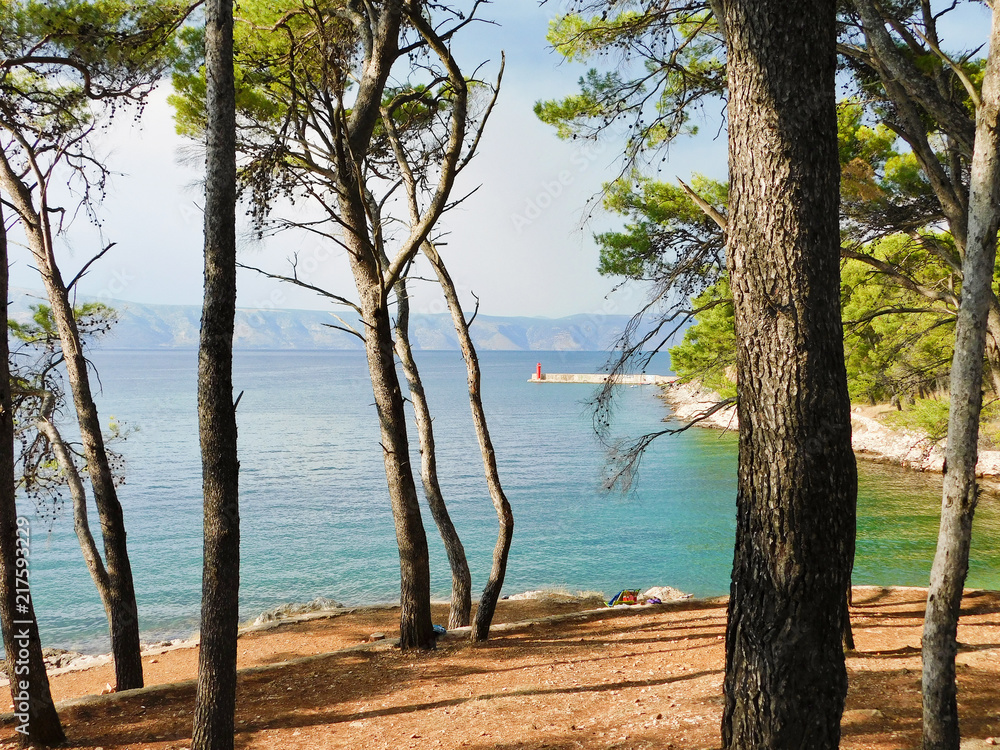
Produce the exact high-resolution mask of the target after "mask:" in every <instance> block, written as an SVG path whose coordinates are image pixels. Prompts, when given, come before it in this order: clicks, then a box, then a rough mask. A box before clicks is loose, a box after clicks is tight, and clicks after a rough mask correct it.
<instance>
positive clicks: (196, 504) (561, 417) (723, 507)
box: [24, 351, 1000, 651]
mask: <svg viewBox="0 0 1000 750" xmlns="http://www.w3.org/2000/svg"><path fill="white" fill-rule="evenodd" d="M417 354H418V355H419V363H420V365H421V368H422V374H423V376H424V380H425V384H426V388H427V391H428V398H429V400H430V405H431V409H432V410H433V412H434V415H435V421H434V428H435V432H436V438H437V444H438V450H439V457H438V463H439V468H440V471H441V482H442V487H443V490H444V494H445V498H446V500H447V502H448V506H449V509H450V511H451V513H452V516H453V518H454V521H455V525H456V526H457V528H458V531H459V534H460V535H461V537H462V540H463V542H464V544H465V546H466V551H467V553H468V556H469V562H470V565H471V567H472V571H473V585H474V590H476V591H478V590H480V589H481V587H482V586H483V584H484V583H485V578H486V575H487V573H488V570H489V564H490V556H491V552H492V548H493V544H494V541H495V539H496V515H495V513H494V510H493V507H492V505H491V503H490V499H489V494H488V492H487V489H486V484H485V480H484V479H483V471H482V464H481V460H480V454H479V449H478V445H477V443H476V440H475V434H474V432H473V429H472V426H471V418H470V413H469V406H468V399H467V395H466V385H465V367H464V363H463V362H462V359H461V356H460V355H459V354H458V353H457V352H418V353H417ZM93 359H94V362H95V364H96V365H97V368H98V370H99V372H100V378H101V382H102V383H103V393H102V394H101V395H100V398H99V408H100V411H101V416H102V419H103V420H105V421H107V420H108V419H110V418H111V417H112V416H113V417H115V418H116V419H117V420H119V421H120V422H122V423H124V425H125V426H127V427H129V428H131V429H132V430H133V431H132V433H131V434H130V436H129V437H128V439H127V440H126V441H125V442H124V443H122V444H120V445H118V446H117V449H118V450H119V451H120V452H121V453H123V454H124V456H125V458H126V463H127V470H126V471H127V478H126V484H125V485H124V486H123V487H122V488H121V490H120V496H121V501H122V504H123V506H124V509H125V518H126V524H127V527H128V533H129V536H128V541H129V549H130V553H131V559H132V565H133V572H134V575H135V582H136V591H137V596H138V600H139V610H140V619H141V627H142V633H143V637H144V639H146V640H151V641H152V640H159V639H163V638H170V637H178V636H187V635H189V634H190V633H191V632H192V631H193V630H194V629H195V628H197V624H198V608H199V604H200V585H201V584H200V577H201V500H200V490H201V465H200V458H199V453H198V439H197V414H196V398H195V381H196V376H195V368H196V355H195V353H194V352H134V351H133V352H114V351H103V352H96V353H95V355H94V357H93ZM539 360H540V361H541V362H542V363H543V367H544V368H545V369H546V370H547V371H550V372H595V371H598V370H599V369H600V367H601V365H602V364H603V361H604V355H603V354H600V353H562V352H559V353H544V354H541V355H540V354H539V353H538V352H485V353H483V354H482V364H483V373H484V376H483V381H484V385H483V397H484V401H485V404H486V409H487V413H488V416H489V419H490V426H491V428H492V432H493V437H494V442H495V444H496V451H497V456H498V459H499V464H500V471H501V477H502V479H503V481H504V486H505V489H506V491H507V494H508V497H509V499H510V501H511V504H512V505H513V508H514V514H515V535H514V545H513V548H512V550H511V556H510V566H509V569H508V572H507V578H506V583H505V586H504V592H505V593H508V594H509V593H516V592H519V591H524V590H527V589H536V588H542V587H565V588H568V589H571V590H590V591H595V590H596V591H602V592H604V593H605V594H611V593H614V592H615V591H617V590H619V589H621V588H626V587H628V588H645V587H648V586H653V585H671V586H675V587H677V588H680V589H683V590H685V591H689V592H691V593H693V594H695V595H698V596H708V595H716V594H724V593H726V592H727V591H728V585H729V572H730V566H731V563H732V545H733V534H734V528H735V522H734V513H735V492H736V438H735V436H734V435H732V434H721V433H719V432H717V431H714V430H701V429H692V430H689V431H687V432H685V433H682V434H681V435H678V436H675V437H670V438H662V439H660V440H658V441H657V442H656V443H655V444H654V445H653V447H652V448H651V449H650V451H649V453H648V455H647V457H646V458H645V460H644V461H643V464H642V469H641V471H640V474H639V477H638V481H637V483H636V485H635V487H634V490H633V491H632V492H631V493H629V494H627V495H624V496H623V495H621V494H617V493H615V494H608V493H605V492H602V491H601V481H600V480H601V473H602V467H603V464H604V451H603V449H602V448H601V446H600V445H599V444H598V443H597V442H596V440H595V439H594V437H593V435H592V430H591V418H590V414H589V412H588V409H587V407H586V405H585V401H586V400H587V399H588V398H589V397H590V396H591V395H592V394H593V388H594V387H593V386H586V385H561V384H560V385H555V384H548V385H537V384H530V383H528V382H527V379H528V377H529V376H530V375H531V373H532V372H533V370H534V368H535V364H536V362H538V361H539ZM235 366H236V377H235V380H236V390H237V392H239V391H241V390H242V391H244V395H243V399H242V400H241V402H240V405H239V412H238V414H239V429H240V456H241V506H242V509H241V514H242V562H241V572H242V587H241V592H240V606H241V613H242V616H243V617H244V618H250V617H252V616H254V615H255V614H257V613H259V612H260V611H262V610H265V609H267V608H270V607H273V606H275V605H277V604H281V603H284V602H289V601H308V600H310V599H314V598H316V597H318V596H325V597H329V598H332V599H336V600H337V601H340V602H343V603H347V604H357V603H362V602H380V601H393V600H396V599H398V596H399V574H398V558H397V553H396V549H395V537H394V533H393V526H392V519H391V515H390V512H389V505H388V499H387V492H386V488H385V476H384V474H383V466H382V458H381V449H380V447H379V440H378V430H377V427H376V421H375V409H374V406H373V405H372V396H371V387H370V384H369V382H368V380H367V371H366V367H365V362H364V357H363V354H362V353H360V352H358V353H354V352H262V353H249V352H242V353H238V354H237V358H236V365H235ZM658 369H659V370H665V369H666V367H665V366H661V367H660V368H658ZM654 370H657V368H654ZM666 415H667V411H666V408H665V407H664V405H663V404H662V402H661V401H660V400H659V399H657V398H656V396H655V389H653V388H648V387H641V388H622V389H621V397H620V402H619V409H618V417H619V418H618V422H617V424H618V430H619V431H620V432H622V433H623V434H633V435H638V434H641V433H643V432H646V431H651V430H655V429H657V428H659V427H660V426H661V420H662V419H663V417H664V416H666ZM860 495H861V496H860V499H859V529H858V556H857V563H856V570H855V578H854V580H855V582H857V583H875V584H900V585H904V584H905V585H925V584H926V581H927V576H928V571H929V569H930V561H931V558H932V556H933V551H934V540H935V537H936V533H937V514H938V505H939V503H940V481H939V479H937V478H933V477H927V476H924V475H918V474H915V473H912V472H907V471H903V470H900V469H894V468H892V467H885V466H876V465H872V464H862V466H861V493H860ZM69 510H70V509H69V508H68V507H67V508H66V509H65V510H64V512H63V513H62V514H61V516H60V517H59V518H58V519H57V520H56V521H55V522H54V523H53V524H51V526H50V524H49V523H48V522H43V521H41V520H37V519H36V521H35V523H34V526H33V539H32V548H31V564H32V592H33V595H34V598H35V603H36V607H37V610H38V613H39V618H40V621H41V628H42V637H43V640H44V642H45V644H46V645H50V646H59V647H63V648H72V649H78V650H84V651H106V650H108V648H109V646H108V641H107V635H106V622H105V619H104V615H103V611H102V609H101V606H100V602H99V599H98V597H97V594H96V592H95V590H94V587H93V585H92V583H91V581H90V578H89V576H88V573H87V571H86V568H85V566H84V564H83V560H82V556H81V554H80V549H79V546H78V544H77V541H76V537H75V535H74V533H73V524H72V517H71V513H70V512H69ZM24 511H25V512H26V513H27V514H28V515H30V516H33V513H34V511H33V509H31V508H30V507H27V508H24ZM91 512H92V514H93V517H94V518H95V519H96V512H95V511H93V510H92V511H91ZM425 520H426V521H427V525H428V529H427V533H428V538H429V540H430V542H431V555H432V587H433V591H434V594H435V595H436V596H438V597H441V598H446V597H447V596H448V593H449V585H450V574H449V572H448V568H447V561H446V558H445V554H444V549H443V547H442V545H441V542H440V539H439V537H438V536H437V532H436V530H435V529H434V527H433V523H432V522H431V521H430V514H429V513H428V512H426V511H425ZM93 526H94V528H95V529H96V528H97V523H96V520H95V521H94V523H93ZM998 539H1000V508H998V504H997V503H996V502H995V501H984V502H983V503H982V504H981V506H980V511H979V512H978V514H977V518H976V537H975V540H974V544H973V560H972V568H971V572H970V576H969V585H970V586H978V587H988V588H994V589H997V588H1000V544H998V541H997V540H998Z"/></svg>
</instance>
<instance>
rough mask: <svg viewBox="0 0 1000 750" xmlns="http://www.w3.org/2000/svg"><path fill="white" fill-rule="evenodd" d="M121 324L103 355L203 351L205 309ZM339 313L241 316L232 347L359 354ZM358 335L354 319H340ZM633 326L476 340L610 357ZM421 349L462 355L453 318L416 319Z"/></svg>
mask: <svg viewBox="0 0 1000 750" xmlns="http://www.w3.org/2000/svg"><path fill="white" fill-rule="evenodd" d="M43 298H44V295H43V294H42V293H41V292H35V291H31V290H25V289H12V290H11V305H10V308H9V311H8V315H9V316H10V317H11V318H13V319H15V320H20V321H24V320H27V319H29V318H30V316H31V310H30V305H32V304H38V303H39V302H40V301H42V299H43ZM108 304H110V305H111V306H112V307H114V308H115V309H116V310H117V311H118V314H119V320H118V322H117V323H116V324H115V325H114V327H113V328H112V329H111V332H110V333H108V334H106V335H105V336H104V337H103V339H102V343H101V344H100V346H101V348H103V349H194V348H196V347H197V346H198V329H199V325H200V320H201V308H200V307H198V306H195V305H143V304H139V303H137V302H125V301H110V302H109V303H108ZM338 312H339V311H331V312H325V311H320V310H268V309H240V310H237V311H236V337H235V341H234V346H235V348H236V349H242V350H275V349H290V350H296V349H298V350H309V349H313V350H315V349H340V350H344V349H346V350H359V349H361V348H362V342H361V340H360V339H358V338H357V337H356V336H354V335H352V334H350V333H347V332H345V331H343V330H338V329H337V328H333V327H331V326H340V327H343V322H342V321H341V320H340V319H338V317H337V314H338ZM341 317H343V318H344V320H345V321H347V322H348V323H349V324H350V325H351V326H353V327H354V328H356V329H359V326H357V324H356V323H357V321H356V318H355V317H354V316H353V315H352V317H348V316H347V315H342V316H341ZM628 321H629V316H627V315H601V314H596V315H571V316H569V317H567V318H526V317H516V318H506V317H496V316H491V315H479V316H477V317H476V320H475V322H474V324H473V326H472V339H473V342H474V343H475V345H476V347H477V348H478V349H481V350H483V351H490V350H494V351H496V350H507V351H604V350H607V349H610V348H611V347H612V346H613V345H614V343H615V341H616V340H617V339H618V337H619V336H620V335H621V333H622V331H623V330H624V329H625V326H626V324H627V323H628ZM410 331H411V333H410V335H411V342H412V344H413V347H414V348H415V349H423V350H428V349H439V350H452V349H458V348H459V346H458V339H457V337H456V335H455V329H454V328H453V327H452V322H451V317H450V316H449V315H448V314H447V313H443V314H440V315H414V316H413V317H412V318H411V324H410Z"/></svg>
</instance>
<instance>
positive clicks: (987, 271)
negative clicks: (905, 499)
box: [923, 9, 1000, 750]
mask: <svg viewBox="0 0 1000 750" xmlns="http://www.w3.org/2000/svg"><path fill="white" fill-rule="evenodd" d="M998 58H1000V9H994V11H993V23H992V30H991V32H990V53H989V58H988V59H987V63H986V73H985V77H984V79H983V88H982V94H981V102H980V104H979V106H978V107H977V111H976V136H975V148H974V151H973V157H972V172H971V181H970V188H969V229H968V232H967V237H968V239H967V241H966V246H965V257H964V258H963V260H962V304H961V306H960V307H959V311H958V322H957V324H956V326H955V355H954V358H953V359H952V365H951V386H950V387H951V408H950V413H949V417H948V445H947V447H946V449H945V459H946V461H947V464H946V465H947V467H948V471H947V473H946V474H945V478H944V491H943V495H942V503H941V527H940V531H939V532H938V542H937V552H936V553H935V555H934V564H933V566H932V568H931V580H930V590H929V591H928V594H927V613H926V616H925V619H924V636H923V713H924V720H923V747H924V750H958V747H959V726H958V705H957V695H956V692H957V688H956V684H955V654H956V651H957V643H956V634H957V630H958V618H959V614H960V612H961V604H962V588H963V586H964V585H965V577H966V574H967V573H968V570H969V545H970V542H971V539H972V518H973V515H974V514H975V510H976V501H977V495H978V490H977V487H976V462H977V460H978V457H979V453H978V440H979V412H980V409H981V408H982V400H983V394H982V376H983V354H984V350H985V347H986V330H987V325H988V317H989V315H990V306H991V302H992V297H993V293H992V290H991V287H992V282H993V269H994V261H995V259H996V243H997V230H998V227H1000V70H998V65H1000V62H998Z"/></svg>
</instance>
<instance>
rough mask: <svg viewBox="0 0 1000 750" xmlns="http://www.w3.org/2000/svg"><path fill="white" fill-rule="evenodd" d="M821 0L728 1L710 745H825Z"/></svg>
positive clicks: (834, 201)
mask: <svg viewBox="0 0 1000 750" xmlns="http://www.w3.org/2000/svg"><path fill="white" fill-rule="evenodd" d="M835 9H836V3H835V2H834V0H807V1H806V2H805V3H804V4H800V5H798V6H796V9H795V12H789V6H788V4H787V3H785V2H778V0H757V1H755V2H750V1H749V0H727V1H726V2H725V26H726V34H727V42H728V80H729V164H730V177H731V188H730V204H729V206H730V218H729V234H728V238H727V239H728V243H727V254H728V260H729V272H730V280H731V284H732V289H733V297H734V311H735V319H736V340H737V374H738V377H737V382H738V390H739V395H738V409H739V422H740V447H739V469H738V483H739V484H738V493H737V529H736V547H735V554H734V561H733V576H732V587H731V594H730V602H729V613H728V626H727V630H726V676H725V683H724V685H725V688H724V689H725V706H724V711H723V720H722V739H723V746H724V747H726V748H732V749H735V748H739V749H740V750H751V749H753V748H810V750H824V749H826V748H830V749H832V748H836V747H837V746H838V744H839V740H840V718H841V714H842V712H843V706H844V698H845V695H846V692H847V673H846V669H845V664H844V651H843V646H842V644H841V635H842V630H843V628H842V625H843V612H844V604H845V601H846V596H847V588H848V586H849V585H850V573H851V561H852V558H853V549H854V534H855V503H856V494H857V469H856V466H855V461H854V454H853V452H852V451H851V422H850V402H849V399H848V393H847V377H846V371H845V366H844V348H843V338H842V331H841V326H840V289H839V277H840V274H839V250H840V248H839V239H840V233H839V227H838V200H839V184H838V181H839V176H840V170H839V166H838V159H837V127H836V109H835V89H834V82H835V81H834V75H835V70H836V54H835V48H834V42H835V32H836V29H835Z"/></svg>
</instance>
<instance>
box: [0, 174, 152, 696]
mask: <svg viewBox="0 0 1000 750" xmlns="http://www.w3.org/2000/svg"><path fill="white" fill-rule="evenodd" d="M36 176H37V178H38V182H39V190H41V192H42V197H41V205H42V208H41V209H40V210H39V209H36V208H35V205H34V203H33V202H32V196H31V191H30V189H29V187H28V185H27V184H25V182H24V181H22V180H21V179H20V178H19V177H18V175H17V174H16V173H15V172H14V170H13V169H12V168H11V166H10V163H9V162H8V161H7V158H6V156H0V184H2V185H3V187H4V189H5V190H6V191H7V192H8V194H9V195H10V197H11V204H12V205H13V206H14V208H15V210H16V211H17V214H18V217H19V218H20V220H21V226H22V227H23V228H24V233H25V235H26V236H27V239H28V246H29V248H30V250H31V254H32V256H33V258H34V260H35V263H36V264H37V267H38V270H39V273H40V274H41V277H42V282H43V284H44V286H45V291H46V294H47V296H48V299H49V304H50V305H51V307H52V317H53V320H55V323H56V329H57V331H58V333H59V344H60V347H61V348H62V353H63V362H64V365H65V367H66V376H67V379H68V380H69V383H70V390H71V391H72V393H73V403H74V404H75V406H76V414H77V421H78V423H79V425H80V436H81V441H82V443H83V452H84V458H85V459H86V462H87V471H88V474H89V476H90V484H91V487H92V488H93V491H94V503H95V504H96V506H97V513H98V515H99V516H100V520H101V534H102V537H103V539H104V556H105V562H106V565H107V572H108V578H109V581H110V588H109V593H110V608H111V614H110V619H111V652H112V654H113V656H114V662H115V681H116V687H117V689H118V690H128V689H132V688H138V687H142V684H143V682H142V656H141V652H140V645H139V613H138V609H137V607H136V602H135V586H134V583H133V579H132V566H131V563H130V562H129V558H128V547H127V544H126V534H125V519H124V516H123V514H122V507H121V503H120V502H119V501H118V491H117V489H116V488H115V481H114V475H113V474H112V472H111V465H110V463H109V461H108V454H107V451H106V450H105V447H104V435H103V433H102V432H101V421H100V418H99V417H98V414H97V405H96V404H95V403H94V397H93V394H92V391H91V387H90V374H89V372H88V370H87V361H86V358H85V357H84V354H83V346H82V344H81V342H80V331H79V329H78V327H77V324H76V318H75V317H74V315H73V305H72V303H71V302H70V298H69V290H68V289H67V288H66V284H65V283H64V282H63V279H62V275H61V273H60V271H59V266H58V264H57V263H56V258H55V252H54V249H53V244H52V228H51V226H50V224H49V211H48V207H47V202H46V200H45V196H44V186H45V181H44V177H43V175H41V173H37V174H36Z"/></svg>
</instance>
